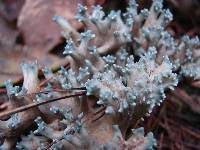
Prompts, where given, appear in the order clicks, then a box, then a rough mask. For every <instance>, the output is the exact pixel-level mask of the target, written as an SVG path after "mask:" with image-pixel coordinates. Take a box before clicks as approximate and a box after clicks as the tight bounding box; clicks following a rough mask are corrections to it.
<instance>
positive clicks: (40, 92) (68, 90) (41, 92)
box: [17, 87, 86, 97]
mask: <svg viewBox="0 0 200 150" xmlns="http://www.w3.org/2000/svg"><path fill="white" fill-rule="evenodd" d="M75 90H79V91H85V90H86V88H85V87H80V88H70V89H67V90H63V89H52V90H46V91H39V92H35V93H28V94H24V95H19V96H17V97H25V96H31V95H36V94H46V93H50V92H72V91H75Z"/></svg>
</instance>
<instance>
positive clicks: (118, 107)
mask: <svg viewBox="0 0 200 150" xmlns="http://www.w3.org/2000/svg"><path fill="white" fill-rule="evenodd" d="M75 18H76V19H77V21H79V22H81V23H82V24H83V26H84V32H82V33H79V32H78V31H77V30H76V29H75V28H73V27H72V26H71V25H70V24H69V22H68V21H67V20H66V19H64V18H63V17H61V16H55V17H53V20H54V21H55V22H56V23H58V24H59V25H60V26H61V27H62V29H63V32H62V34H63V36H64V37H65V38H66V42H67V44H66V46H65V49H64V52H63V54H64V55H66V58H67V60H68V61H69V62H70V69H65V68H64V67H61V69H60V70H59V71H58V72H57V73H56V74H53V73H52V72H51V70H50V69H49V68H44V69H43V73H44V76H45V78H46V79H47V80H48V83H46V85H45V87H44V88H43V91H44V92H40V93H39V85H38V65H37V63H33V64H22V66H21V67H22V72H23V75H24V84H23V87H22V88H20V87H13V85H12V83H11V82H10V81H6V82H5V85H6V88H7V93H8V96H9V102H10V103H11V106H12V107H13V108H18V107H20V106H22V105H26V104H31V103H39V102H42V101H46V100H48V99H52V98H56V97H62V96H63V95H64V94H65V93H63V92H59V91H56V90H54V89H55V87H56V88H57V89H58V88H59V89H63V90H66V91H68V90H69V91H70V90H71V89H78V88H79V89H81V90H82V91H83V92H85V94H84V95H83V96H77V97H71V98H68V99H64V100H60V101H57V102H53V103H48V104H45V105H40V106H38V107H36V108H33V109H29V110H27V111H24V112H18V113H16V114H13V115H12V116H11V117H10V118H9V119H7V120H6V121H3V120H2V121H1V122H0V138H1V143H2V145H1V147H0V149H5V150H7V149H13V148H14V149H15V147H16V149H20V150H21V149H24V150H26V149H27V150H30V149H33V150H34V149H37V150H43V149H47V148H46V147H48V149H52V150H56V149H80V150H83V149H87V150H88V149H91V150H93V149H102V150H103V149H109V150H110V149H115V150H123V149H135V150H147V149H154V147H155V146H156V141H155V139H154V137H153V134H152V133H151V132H150V133H148V134H146V135H144V129H143V128H138V129H132V133H130V132H128V130H127V129H129V128H132V127H133V126H134V125H135V124H136V122H137V121H138V120H139V119H141V118H143V117H144V116H148V115H150V113H151V112H152V110H153V108H154V106H156V105H160V104H161V103H162V102H163V100H164V99H165V97H166V95H165V91H166V90H168V89H170V90H173V89H174V87H175V86H177V84H178V82H179V81H181V79H182V77H189V78H194V79H199V78H200V77H199V76H200V75H199V74H200V69H199V68H197V67H196V66H197V65H199V60H200V59H199V56H200V53H199V49H198V47H199V39H198V38H197V37H196V38H193V39H190V38H189V37H188V36H184V37H183V38H182V39H174V38H173V37H172V35H171V34H170V33H169V32H167V31H166V30H165V27H166V26H167V24H168V23H169V22H170V21H171V20H172V14H171V12H170V11H169V10H168V9H163V5H162V0H154V1H153V3H152V6H151V8H150V9H149V10H147V9H143V10H141V11H140V12H138V10H137V4H136V2H135V0H130V2H129V6H128V7H127V10H126V12H125V13H121V12H120V11H113V10H112V11H111V12H110V13H109V14H108V15H105V13H104V12H103V11H102V7H101V6H94V7H93V10H92V12H91V13H88V12H87V8H86V7H85V6H82V5H80V4H79V5H78V11H77V15H76V16H75ZM138 58H139V59H138ZM45 91H46V92H45ZM35 92H38V94H37V95H36V96H32V97H29V98H27V97H23V95H25V94H30V93H35ZM92 116H96V118H97V119H95V121H93V120H92V119H91V118H92ZM33 125H37V129H36V130H34V131H32V130H31V129H33V128H34V126H33ZM27 130H30V133H29V134H28V135H27ZM25 131H26V133H25ZM127 134H129V135H128V136H127ZM127 137H128V138H127Z"/></svg>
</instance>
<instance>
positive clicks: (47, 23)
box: [18, 0, 104, 52]
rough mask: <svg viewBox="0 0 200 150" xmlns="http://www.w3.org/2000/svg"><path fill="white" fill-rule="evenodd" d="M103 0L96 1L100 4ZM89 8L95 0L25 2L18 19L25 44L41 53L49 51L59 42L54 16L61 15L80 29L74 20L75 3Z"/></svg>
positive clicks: (29, 0) (28, 0)
mask: <svg viewBox="0 0 200 150" xmlns="http://www.w3.org/2000/svg"><path fill="white" fill-rule="evenodd" d="M103 1H104V0H97V2H98V3H102V2H103ZM78 2H80V3H83V4H84V5H88V6H91V5H93V4H95V0H86V1H84V0H80V1H77V0H34V1H33V0H26V2H25V5H24V7H23V9H22V11H21V13H20V17H19V19H18V27H19V29H20V30H21V31H22V33H23V36H24V39H25V44H26V45H27V46H28V47H30V48H33V49H39V50H41V51H43V52H47V51H49V50H51V49H52V48H53V47H54V46H55V45H56V44H58V43H59V42H60V38H61V34H60V31H61V30H60V28H59V27H58V26H57V25H56V24H55V23H54V22H53V21H52V17H53V16H54V15H61V16H63V17H65V18H67V20H69V21H70V23H71V24H72V26H74V27H75V28H80V26H81V24H79V23H78V22H77V21H75V20H74V15H75V13H76V7H77V3H78Z"/></svg>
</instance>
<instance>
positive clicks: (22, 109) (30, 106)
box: [0, 92, 86, 118]
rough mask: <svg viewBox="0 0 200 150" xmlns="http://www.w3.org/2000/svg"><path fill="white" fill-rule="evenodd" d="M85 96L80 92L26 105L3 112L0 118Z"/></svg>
mask: <svg viewBox="0 0 200 150" xmlns="http://www.w3.org/2000/svg"><path fill="white" fill-rule="evenodd" d="M85 94H86V92H81V93H76V94H72V95H66V96H62V97H59V98H54V99H50V100H44V101H42V102H37V103H31V104H28V105H25V106H21V107H18V108H16V109H14V110H10V111H6V112H3V113H1V114H0V118H2V117H5V116H8V115H12V114H15V113H18V112H22V111H26V110H28V109H31V108H34V107H37V106H40V105H44V104H47V103H51V102H55V101H58V100H62V99H65V98H70V97H76V96H82V95H85Z"/></svg>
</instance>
